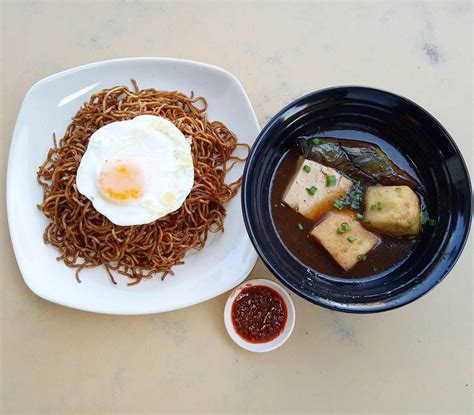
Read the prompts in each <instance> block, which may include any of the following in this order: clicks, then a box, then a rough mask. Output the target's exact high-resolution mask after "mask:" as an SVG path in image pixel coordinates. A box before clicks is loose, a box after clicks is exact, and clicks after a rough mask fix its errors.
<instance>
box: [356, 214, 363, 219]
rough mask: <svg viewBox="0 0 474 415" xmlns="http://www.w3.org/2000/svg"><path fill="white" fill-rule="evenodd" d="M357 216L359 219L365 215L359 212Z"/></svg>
mask: <svg viewBox="0 0 474 415" xmlns="http://www.w3.org/2000/svg"><path fill="white" fill-rule="evenodd" d="M356 217H357V219H359V220H362V219H364V215H363V214H362V213H358V214H357V215H356Z"/></svg>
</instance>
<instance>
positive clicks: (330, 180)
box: [326, 174, 337, 187]
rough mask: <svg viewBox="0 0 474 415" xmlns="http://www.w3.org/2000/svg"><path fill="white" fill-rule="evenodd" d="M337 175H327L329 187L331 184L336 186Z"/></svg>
mask: <svg viewBox="0 0 474 415" xmlns="http://www.w3.org/2000/svg"><path fill="white" fill-rule="evenodd" d="M336 181H337V180H336V176H334V175H332V174H331V175H329V176H326V186H327V187H330V186H335V185H336Z"/></svg>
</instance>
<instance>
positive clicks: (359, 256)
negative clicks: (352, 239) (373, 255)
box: [357, 254, 365, 261]
mask: <svg viewBox="0 0 474 415" xmlns="http://www.w3.org/2000/svg"><path fill="white" fill-rule="evenodd" d="M357 259H358V260H359V261H363V260H364V259H365V255H364V254H359V255H357Z"/></svg>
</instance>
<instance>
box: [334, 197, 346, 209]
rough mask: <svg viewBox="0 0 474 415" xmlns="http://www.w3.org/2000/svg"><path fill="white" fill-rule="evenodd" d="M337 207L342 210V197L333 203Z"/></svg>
mask: <svg viewBox="0 0 474 415" xmlns="http://www.w3.org/2000/svg"><path fill="white" fill-rule="evenodd" d="M332 205H333V206H334V207H335V208H336V209H339V210H341V209H342V208H343V207H344V204H343V202H342V201H341V199H337V200H336V201H335V202H334V203H333V204H332Z"/></svg>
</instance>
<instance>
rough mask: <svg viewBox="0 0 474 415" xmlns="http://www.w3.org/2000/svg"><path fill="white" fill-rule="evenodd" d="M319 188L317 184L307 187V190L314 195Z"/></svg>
mask: <svg viewBox="0 0 474 415" xmlns="http://www.w3.org/2000/svg"><path fill="white" fill-rule="evenodd" d="M317 190H318V188H317V187H315V186H311V187H307V188H306V191H307V192H308V193H309V194H310V195H311V196H313V195H314V194H315V193H316V191H317Z"/></svg>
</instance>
